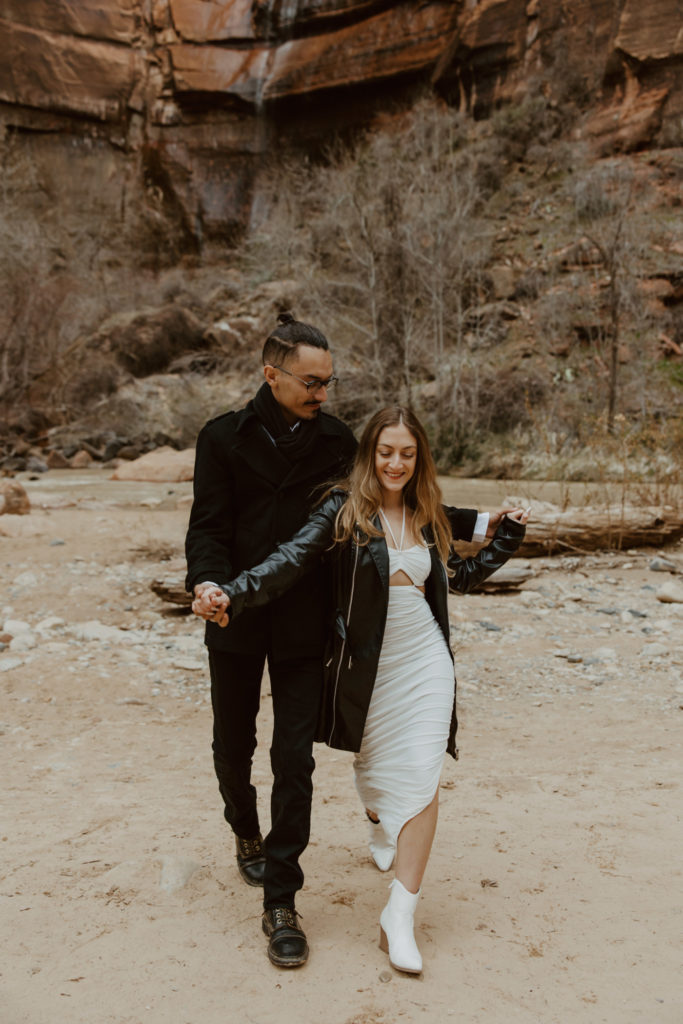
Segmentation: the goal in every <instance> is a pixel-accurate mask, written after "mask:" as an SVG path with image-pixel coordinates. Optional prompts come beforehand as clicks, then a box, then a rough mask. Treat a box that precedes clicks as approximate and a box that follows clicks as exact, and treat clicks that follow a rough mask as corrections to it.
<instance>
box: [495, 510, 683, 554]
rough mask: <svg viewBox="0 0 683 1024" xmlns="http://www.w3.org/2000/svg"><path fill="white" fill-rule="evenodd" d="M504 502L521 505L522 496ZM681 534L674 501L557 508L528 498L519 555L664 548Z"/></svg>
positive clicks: (682, 523) (680, 514)
mask: <svg viewBox="0 0 683 1024" xmlns="http://www.w3.org/2000/svg"><path fill="white" fill-rule="evenodd" d="M505 504H510V505H516V506H524V505H526V504H527V502H525V501H524V499H523V498H514V497H513V498H506V499H505ZM681 537H683V511H682V510H681V509H680V508H675V507H674V506H673V505H662V506H651V505H650V506H645V505H642V506H641V505H608V506H603V507H602V508H598V507H592V506H590V505H586V506H583V507H575V508H568V509H561V508H559V506H557V505H552V504H551V503H550V502H545V501H539V502H533V501H532V503H531V512H530V514H529V523H528V525H527V531H526V537H525V538H524V542H523V544H522V546H521V547H520V549H519V554H520V555H526V556H527V557H529V556H534V555H551V554H558V553H567V552H573V553H577V554H581V553H584V552H588V551H599V550H604V549H608V550H610V549H616V550H621V549H623V548H635V547H663V546H664V545H666V544H672V543H674V542H675V541H677V540H680V539H681Z"/></svg>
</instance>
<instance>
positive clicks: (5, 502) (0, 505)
mask: <svg viewBox="0 0 683 1024" xmlns="http://www.w3.org/2000/svg"><path fill="white" fill-rule="evenodd" d="M30 511H31V502H30V501H29V499H28V494H27V493H26V491H25V490H24V488H23V487H22V486H21V484H20V483H18V481H16V480H0V515H3V513H4V514H6V515H15V516H25V515H27V513H29V512H30Z"/></svg>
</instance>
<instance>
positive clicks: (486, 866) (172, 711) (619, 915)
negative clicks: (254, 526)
mask: <svg viewBox="0 0 683 1024" xmlns="http://www.w3.org/2000/svg"><path fill="white" fill-rule="evenodd" d="M26 486H27V488H28V489H29V491H30V493H31V495H32V499H33V501H34V503H35V504H34V509H33V511H32V513H31V514H30V515H29V516H25V517H16V516H4V517H2V518H1V519H0V564H1V565H2V579H3V588H2V598H0V625H2V623H4V624H5V632H12V633H13V635H14V639H13V641H12V643H11V644H9V646H8V647H7V648H6V649H5V650H3V651H2V653H0V687H1V692H2V711H1V712H0V719H1V722H2V725H1V730H0V731H1V732H2V743H1V748H0V749H1V750H2V760H3V764H2V769H3V779H4V793H3V796H4V799H3V805H4V806H3V820H2V826H1V831H0V837H1V839H2V847H1V849H2V852H3V854H4V856H3V858H2V916H1V925H0V928H1V935H2V994H1V995H0V1006H1V1009H0V1019H1V1020H2V1022H3V1024H43V1022H50V1024H55V1022H57V1024H61V1022H65V1024H162V1022H163V1024H169V1022H170V1024H226V1022H233V1021H235V1022H237V1021H240V1022H242V1021H244V1022H249V1024H271V1022H272V1024H275V1022H278V1024H279V1022H282V1021H286V1022H289V1021H302V1022H306V1024H307V1022H311V1024H313V1022H316V1024H317V1022H323V1024H403V1022H422V1021H424V1022H442V1021H448V1020H451V1019H452V1020H458V1021H462V1022H467V1024H470V1022H472V1024H474V1022H477V1024H478V1022H482V1024H498V1022H501V1024H503V1022H506V1024H507V1022H517V1021H519V1022H536V1021H541V1022H544V1024H545V1022H561V1024H565V1022H567V1021H577V1022H582V1024H583V1022H590V1024H592V1022H604V1021H606V1022H610V1024H640V1022H657V1024H680V1022H681V1020H683V998H682V992H681V978H682V976H683V975H682V973H681V962H680V961H681V945H680V940H681V932H682V930H683V928H682V926H683V916H682V905H683V900H682V886H681V849H682V847H683V831H682V829H681V801H680V776H681V723H682V721H683V718H682V713H681V706H682V705H683V684H682V670H681V666H682V665H683V636H682V632H683V631H682V630H681V624H682V623H683V618H682V617H681V614H680V611H681V608H683V606H680V605H679V606H673V605H664V604H660V603H659V602H658V601H657V597H656V592H657V590H658V588H659V587H660V586H661V584H662V583H663V582H664V581H665V580H667V579H670V577H669V576H668V575H667V574H666V573H657V572H654V571H652V570H651V569H650V568H649V565H650V562H651V559H652V558H653V556H654V555H655V554H656V553H655V552H653V551H646V550H639V551H633V552H624V553H619V554H601V555H598V556H593V557H586V558H583V559H578V558H569V559H568V558H558V559H554V560H540V561H539V560H537V561H535V562H534V568H535V569H536V570H537V573H536V575H535V576H534V578H533V579H531V580H530V581H529V582H528V583H526V584H525V586H524V592H522V593H520V594H517V595H497V596H496V595H472V596H470V597H467V598H460V599H457V598H456V599H453V604H452V615H453V620H454V624H455V627H456V628H455V632H454V644H455V648H456V660H457V666H458V676H459V690H458V693H459V708H460V719H461V731H460V734H459V745H460V749H461V760H460V761H459V763H458V764H457V765H456V764H455V763H454V762H453V761H451V760H450V759H448V763H447V764H446V765H445V768H444V772H443V778H442V811H441V819H440V823H439V829H438V833H437V838H436V843H435V848H434V852H433V856H432V860H431V862H430V865H429V868H428V874H427V877H426V879H425V883H424V887H423V898H422V900H421V903H420V907H419V912H418V929H417V938H418V942H419V945H420V947H421V949H422V952H423V956H424V960H425V970H424V975H423V976H422V978H411V977H409V976H402V975H399V974H397V973H396V972H393V971H392V970H391V968H390V967H389V965H388V962H387V959H386V956H385V955H384V954H383V953H382V952H381V951H380V950H379V948H378V945H377V938H378V917H379V912H380V910H381V908H382V906H383V903H384V901H385V899H386V886H387V883H388V881H389V878H388V877H387V876H382V875H381V874H380V873H379V872H378V871H377V869H376V868H375V867H374V865H373V864H372V862H371V860H370V858H369V855H368V852H367V848H366V845H365V837H366V829H365V820H364V818H363V816H362V811H361V809H360V808H359V806H358V805H357V799H356V796H355V791H354V789H353V786H352V781H351V766H350V758H349V756H348V755H345V754H343V753H341V752H337V751H332V750H328V749H326V748H324V747H317V748H316V751H317V753H316V757H317V762H318V767H317V770H316V774H315V784H316V790H315V796H314V809H313V837H314V838H313V841H312V843H311V845H310V847H309V849H308V850H307V852H306V854H305V857H304V861H303V864H304V869H305V872H306V885H305V888H304V890H303V891H302V893H301V894H300V896H299V902H298V906H299V909H300V910H301V912H302V914H303V916H304V925H305V927H306V930H307V933H308V936H309V940H310V945H311V950H312V952H311V958H310V961H309V963H308V964H307V965H306V967H305V968H303V969H301V970H299V971H291V972H284V971H278V970H277V969H275V968H273V967H271V966H270V964H269V963H268V961H267V959H266V955H265V940H264V937H263V935H262V934H261V930H260V894H259V891H258V890H255V889H250V888H248V887H246V886H245V885H244V884H243V883H242V882H241V880H240V879H239V876H238V874H237V871H236V868H235V864H234V859H233V847H232V842H231V837H230V835H229V834H228V832H227V830H226V826H225V824H224V822H223V820H222V815H221V811H220V807H219V801H218V793H217V790H216V785H215V780H214V777H213V769H212V764H211V757H210V748H209V743H210V731H211V715H210V706H209V702H208V686H207V673H206V668H205V658H204V651H203V645H202V628H201V625H200V623H199V622H198V621H196V620H194V619H192V618H188V617H187V616H184V615H182V614H178V613H177V612H170V614H169V613H168V612H167V611H166V610H165V607H164V605H163V604H162V603H161V602H160V601H159V600H158V599H157V598H156V597H154V595H152V594H151V593H150V592H149V589H148V582H149V580H150V579H151V578H152V577H153V576H154V575H155V574H156V573H158V571H159V570H161V569H163V563H162V561H161V558H162V556H164V555H166V554H168V552H169V551H171V552H172V551H176V552H179V551H180V548H181V544H182V538H183V534H184V526H185V522H186V519H187V511H188V509H187V503H186V496H187V493H188V490H189V487H188V485H184V484H182V485H141V484H137V485H132V484H114V483H110V482H108V481H106V480H105V478H104V476H103V475H102V474H101V473H96V472H94V471H93V473H92V474H91V475H90V476H87V475H84V474H81V475H75V474H74V475H69V474H68V473H61V474H59V473H55V472H51V473H49V474H47V475H46V476H44V477H42V478H41V479H40V480H38V481H35V482H27V484H26ZM458 486H460V485H458ZM500 486H501V487H504V485H500ZM532 488H533V485H530V493H533V489H532ZM493 490H495V488H493V486H492V485H488V489H487V490H486V500H487V501H488V500H490V501H491V503H495V502H496V501H497V500H499V499H500V498H502V496H503V493H504V491H502V490H501V491H500V493H499V494H498V495H497V497H494V496H493ZM474 491H476V486H475V488H474ZM477 497H478V496H477V494H476V493H473V489H472V486H471V485H470V487H469V489H468V487H465V485H462V504H469V503H471V502H472V501H476V500H477ZM41 504H42V505H43V506H44V507H42V508H41V507H40V506H41ZM665 554H666V555H667V557H669V558H673V559H674V560H676V561H677V562H678V565H679V566H683V551H682V550H681V548H680V547H678V548H677V549H670V550H669V551H667V552H666V553H665ZM17 623H19V625H17ZM22 623H23V625H21V624H22ZM10 626H11V629H10ZM495 627H498V628H495ZM0 632H1V630H0ZM269 730H270V701H269V698H268V694H267V685H264V693H263V700H262V710H261V718H260V738H261V742H260V746H259V749H258V752H257V758H256V764H255V770H254V775H255V779H256V783H257V785H258V787H259V791H260V794H261V796H262V812H263V819H264V825H265V824H267V806H268V805H267V795H268V789H269V775H270V770H269V764H268V744H269Z"/></svg>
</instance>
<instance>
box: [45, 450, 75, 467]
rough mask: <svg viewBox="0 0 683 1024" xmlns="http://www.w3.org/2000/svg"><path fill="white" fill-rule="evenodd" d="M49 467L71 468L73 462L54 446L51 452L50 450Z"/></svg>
mask: <svg viewBox="0 0 683 1024" xmlns="http://www.w3.org/2000/svg"><path fill="white" fill-rule="evenodd" d="M47 466H48V469H69V468H70V466H71V463H70V462H69V460H68V459H67V457H66V455H64V454H63V453H62V452H60V451H58V449H56V448H53V449H52V451H51V452H48V456H47Z"/></svg>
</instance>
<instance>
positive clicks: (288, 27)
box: [0, 0, 683, 235]
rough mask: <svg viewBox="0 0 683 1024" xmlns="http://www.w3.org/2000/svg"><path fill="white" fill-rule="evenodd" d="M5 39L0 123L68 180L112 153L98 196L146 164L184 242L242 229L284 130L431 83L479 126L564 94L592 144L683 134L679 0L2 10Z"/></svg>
mask: <svg viewBox="0 0 683 1024" xmlns="http://www.w3.org/2000/svg"><path fill="white" fill-rule="evenodd" d="M0 46H1V47H2V53H3V60H2V62H1V63H0V122H1V123H4V125H5V126H6V129H7V130H8V131H10V132H11V131H12V130H14V129H21V130H22V138H23V139H25V140H26V139H28V138H31V139H32V140H33V141H32V143H31V144H32V145H33V152H34V156H35V158H36V159H37V160H41V161H43V162H44V163H45V164H46V165H47V164H48V163H49V165H50V167H51V168H52V173H53V174H60V173H61V174H62V175H67V177H68V176H69V173H72V174H73V172H74V170H76V169H77V168H78V162H79V161H84V162H85V164H87V165H88V166H89V167H90V168H92V167H94V166H95V163H96V161H95V160H94V158H93V153H94V152H99V153H100V154H102V153H103V152H105V151H106V153H107V160H105V164H106V165H107V168H108V169H107V171H106V173H105V172H102V171H101V169H100V170H98V172H97V173H101V174H103V178H102V180H103V186H104V184H105V183H106V182H111V180H112V178H114V179H115V178H116V176H117V174H118V175H119V176H121V175H124V176H125V174H126V173H127V172H126V166H127V167H128V173H130V162H131V158H132V157H133V156H134V155H136V156H138V157H139V156H141V157H142V167H143V169H144V173H145V175H146V177H147V180H153V181H154V182H155V183H156V185H157V186H159V187H161V188H162V189H163V190H164V192H165V193H166V194H167V195H168V196H169V197H171V198H172V201H173V202H174V203H175V204H176V206H177V208H178V209H180V210H182V213H183V217H184V218H185V221H186V224H187V228H188V231H189V232H190V233H194V234H197V233H198V234H202V235H207V234H208V235H223V234H225V233H226V232H230V231H231V230H233V229H235V228H239V225H240V224H242V223H243V222H244V219H245V217H246V216H247V214H248V209H249V204H250V200H251V185H252V182H253V179H254V175H255V173H256V171H257V170H258V166H259V159H260V157H261V156H262V154H263V153H264V152H268V151H269V152H273V151H276V147H277V143H278V139H279V138H280V137H281V135H283V134H286V135H287V137H288V138H290V139H294V140H295V141H301V142H302V143H303V144H311V143H319V142H320V141H321V140H323V139H325V138H327V137H329V135H330V133H331V132H332V131H334V130H336V129H339V128H346V127H348V126H353V125H357V124H362V123H364V122H367V121H368V120H369V119H371V118H372V116H373V115H374V114H375V113H376V112H377V111H378V110H381V109H382V107H383V106H385V105H386V104H387V102H388V101H389V100H395V99H396V97H397V95H398V96H400V97H401V98H402V99H404V100H406V99H409V97H410V95H411V91H413V90H415V89H416V88H424V85H425V83H429V84H430V85H431V87H432V88H434V89H435V90H437V91H438V92H439V93H440V94H442V95H443V96H445V97H446V98H447V99H448V100H449V102H451V103H454V104H457V105H458V106H460V107H461V108H463V109H468V110H471V111H472V112H473V113H474V114H475V115H476V116H485V115H486V114H487V113H488V112H489V111H491V110H492V109H494V108H495V107H496V106H498V105H499V104H500V103H502V102H505V101H508V100H519V99H521V98H523V97H524V96H526V95H527V94H528V93H529V91H530V90H538V89H542V90H543V91H544V93H545V94H546V95H547V96H548V98H549V99H550V100H551V101H553V100H557V101H558V102H559V101H562V100H563V98H566V95H567V94H568V93H573V96H574V99H575V101H576V102H577V103H579V105H580V106H582V107H583V109H584V110H585V117H584V121H583V123H582V125H581V128H580V131H581V132H582V133H583V134H584V135H585V136H586V137H588V138H592V139H594V140H596V144H597V146H598V147H599V148H600V149H602V150H604V151H608V150H610V149H634V148H639V147H643V146H647V145H649V144H657V143H658V142H666V141H667V140H668V139H670V140H672V141H677V142H680V137H681V134H682V133H683V129H682V128H681V124H682V119H683V88H682V86H683V23H682V21H681V14H680V3H679V0H650V2H649V3H648V4H643V3H642V0H548V2H546V3H543V4H542V3H541V2H540V0H456V2H452V0H398V2H393V3H391V2H386V0H0ZM85 164H84V165H85ZM100 164H101V161H100V162H98V163H97V166H98V168H99V167H100ZM77 177H78V172H77V170H76V174H75V175H74V179H77Z"/></svg>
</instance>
